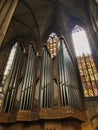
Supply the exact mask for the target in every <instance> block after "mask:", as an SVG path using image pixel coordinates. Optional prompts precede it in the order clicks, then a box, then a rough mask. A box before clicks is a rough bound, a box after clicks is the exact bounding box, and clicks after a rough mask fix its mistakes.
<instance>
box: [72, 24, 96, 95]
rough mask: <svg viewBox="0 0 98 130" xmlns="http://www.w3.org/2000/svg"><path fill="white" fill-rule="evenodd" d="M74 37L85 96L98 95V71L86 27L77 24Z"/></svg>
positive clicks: (73, 33) (73, 32) (73, 31)
mask: <svg viewBox="0 0 98 130" xmlns="http://www.w3.org/2000/svg"><path fill="white" fill-rule="evenodd" d="M72 39H73V43H74V48H75V52H76V57H77V62H78V67H79V72H80V77H81V82H82V87H83V92H84V97H94V96H98V73H97V69H96V66H95V63H94V60H93V56H92V53H91V50H90V47H89V42H88V38H87V35H86V32H85V30H84V28H82V27H80V26H79V25H75V26H74V28H73V30H72Z"/></svg>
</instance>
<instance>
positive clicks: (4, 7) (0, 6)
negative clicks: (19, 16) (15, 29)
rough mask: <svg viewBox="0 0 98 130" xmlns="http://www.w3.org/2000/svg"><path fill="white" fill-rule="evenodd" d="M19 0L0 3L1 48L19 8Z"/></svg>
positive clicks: (4, 0) (2, 0) (7, 0)
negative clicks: (15, 12)
mask: <svg viewBox="0 0 98 130" xmlns="http://www.w3.org/2000/svg"><path fill="white" fill-rule="evenodd" d="M17 3H18V0H1V1H0V46H1V45H2V42H3V39H4V37H5V34H6V32H7V29H8V26H9V24H10V21H11V18H12V16H13V13H14V11H15V8H16V6H17Z"/></svg>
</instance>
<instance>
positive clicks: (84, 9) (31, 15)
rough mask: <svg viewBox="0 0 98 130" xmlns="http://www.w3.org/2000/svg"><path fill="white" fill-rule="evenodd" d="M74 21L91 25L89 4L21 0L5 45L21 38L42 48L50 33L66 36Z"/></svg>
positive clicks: (77, 0)
mask: <svg viewBox="0 0 98 130" xmlns="http://www.w3.org/2000/svg"><path fill="white" fill-rule="evenodd" d="M73 19H82V20H83V21H86V22H89V21H90V17H89V11H88V4H87V0H21V1H20V2H19V3H18V5H17V7H16V10H15V12H14V15H13V17H12V20H11V23H10V25H9V28H8V31H7V34H6V36H5V39H4V44H5V45H6V44H7V43H8V42H10V41H12V40H13V39H16V38H21V39H29V40H33V41H35V42H36V43H37V45H39V46H40V45H41V44H42V43H43V42H44V41H45V40H46V39H47V37H48V35H49V34H50V33H51V32H56V33H58V34H59V33H60V32H61V30H63V32H64V31H65V30H66V28H67V26H68V25H69V23H70V22H71V21H72V20H73Z"/></svg>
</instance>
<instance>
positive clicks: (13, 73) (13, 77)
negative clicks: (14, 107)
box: [2, 44, 22, 112]
mask: <svg viewBox="0 0 98 130" xmlns="http://www.w3.org/2000/svg"><path fill="white" fill-rule="evenodd" d="M21 54H22V53H21V47H20V46H19V44H17V47H16V50H15V54H14V59H13V62H12V66H11V70H9V71H10V73H9V77H8V79H7V82H6V84H5V88H4V94H5V97H4V101H3V106H2V111H3V112H9V111H10V109H11V104H12V99H13V93H14V91H15V87H16V82H17V76H18V70H19V64H20V59H21V58H20V57H21Z"/></svg>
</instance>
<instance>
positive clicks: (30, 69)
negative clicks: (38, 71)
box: [20, 45, 35, 110]
mask: <svg viewBox="0 0 98 130" xmlns="http://www.w3.org/2000/svg"><path fill="white" fill-rule="evenodd" d="M34 56H35V52H34V49H33V48H32V45H29V53H28V60H27V66H26V72H25V76H24V81H23V88H22V96H21V102H20V109H21V110H28V109H30V106H31V102H32V101H31V100H30V99H31V96H32V91H30V90H32V87H33V78H34Z"/></svg>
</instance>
